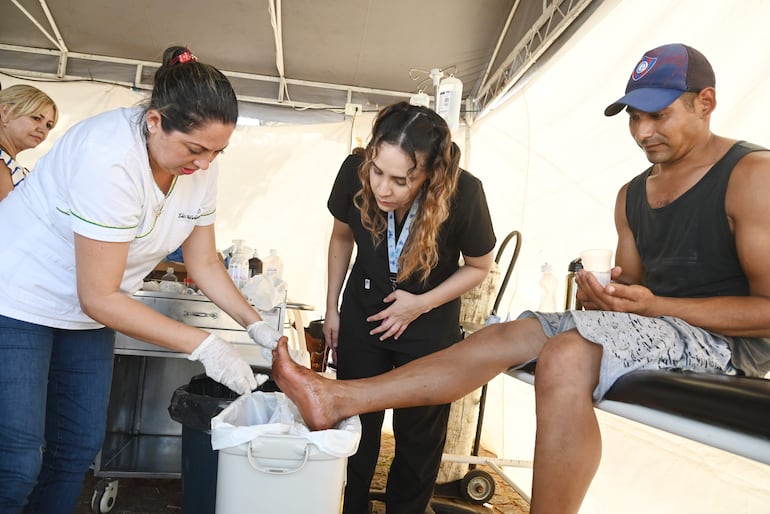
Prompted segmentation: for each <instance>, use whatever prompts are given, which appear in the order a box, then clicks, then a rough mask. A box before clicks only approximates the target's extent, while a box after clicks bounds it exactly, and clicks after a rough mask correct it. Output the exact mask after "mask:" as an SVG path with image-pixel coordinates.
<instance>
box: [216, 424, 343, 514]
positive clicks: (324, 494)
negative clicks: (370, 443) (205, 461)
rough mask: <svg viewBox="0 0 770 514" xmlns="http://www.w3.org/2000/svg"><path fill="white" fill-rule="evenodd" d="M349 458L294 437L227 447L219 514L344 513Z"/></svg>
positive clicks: (220, 475) (221, 469) (219, 480)
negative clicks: (338, 455) (328, 452)
mask: <svg viewBox="0 0 770 514" xmlns="http://www.w3.org/2000/svg"><path fill="white" fill-rule="evenodd" d="M347 461H348V459H347V457H335V456H332V455H329V454H327V453H324V452H322V451H320V450H319V449H318V448H317V447H316V446H315V445H314V444H313V443H312V442H311V441H309V440H308V439H307V438H305V437H300V436H294V435H263V436H260V437H259V438H258V439H255V440H252V441H251V442H249V443H244V444H240V445H238V446H234V447H230V448H222V449H220V450H219V468H218V474H217V502H216V514H248V513H259V514H294V513H296V514H304V513H308V514H309V513H312V514H339V513H340V512H341V510H342V496H343V492H344V489H345V477H346V467H347Z"/></svg>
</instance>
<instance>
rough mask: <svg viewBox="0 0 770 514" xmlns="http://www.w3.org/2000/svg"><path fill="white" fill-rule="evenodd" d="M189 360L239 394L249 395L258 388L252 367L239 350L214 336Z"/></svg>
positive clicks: (202, 344) (205, 340)
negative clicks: (195, 362) (198, 364)
mask: <svg viewBox="0 0 770 514" xmlns="http://www.w3.org/2000/svg"><path fill="white" fill-rule="evenodd" d="M187 358H188V359H189V360H191V361H200V363H201V364H203V367H204V368H205V369H206V375H208V376H209V377H211V378H212V379H214V380H216V381H217V382H219V383H220V384H224V385H226V386H227V387H229V388H230V389H232V390H233V391H235V392H236V393H238V394H249V393H251V391H253V390H254V389H256V388H257V386H258V384H257V379H256V378H254V372H253V371H252V370H251V366H249V365H248V363H247V362H246V361H245V360H243V358H242V357H241V355H240V354H239V353H238V350H236V349H235V348H234V347H233V345H231V344H230V343H228V342H227V341H224V340H223V339H220V338H219V337H217V336H215V335H214V334H210V335H209V336H208V337H207V338H206V339H204V340H203V342H202V343H201V344H199V345H198V347H197V348H196V349H195V351H193V352H192V353H191V354H190V356H189V357H187Z"/></svg>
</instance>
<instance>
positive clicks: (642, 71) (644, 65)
mask: <svg viewBox="0 0 770 514" xmlns="http://www.w3.org/2000/svg"><path fill="white" fill-rule="evenodd" d="M657 61H658V58H657V57H648V56H646V55H645V56H644V57H643V58H642V60H641V61H639V64H637V65H636V68H634V73H633V74H632V75H631V80H634V81H636V80H639V79H641V78H642V77H644V76H645V75H647V73H649V71H650V70H651V69H652V67H653V66H655V63H656V62H657Z"/></svg>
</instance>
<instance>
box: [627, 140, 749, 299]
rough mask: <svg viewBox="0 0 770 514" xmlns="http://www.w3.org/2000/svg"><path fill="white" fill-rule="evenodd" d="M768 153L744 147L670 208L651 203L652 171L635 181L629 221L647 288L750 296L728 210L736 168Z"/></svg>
mask: <svg viewBox="0 0 770 514" xmlns="http://www.w3.org/2000/svg"><path fill="white" fill-rule="evenodd" d="M758 150H764V148H762V147H760V146H757V145H753V144H751V143H746V142H744V141H741V142H738V143H736V144H734V145H733V146H732V147H731V148H730V150H728V152H727V153H726V154H725V155H724V156H723V157H722V158H721V159H720V160H719V161H718V162H717V163H716V164H715V165H714V166H713V167H712V168H711V169H710V170H709V171H708V172H707V173H706V174H705V175H704V176H703V177H702V178H701V179H700V180H699V181H698V183H696V184H695V185H694V186H693V187H691V188H690V189H689V190H687V191H686V192H685V193H684V194H682V195H681V196H680V197H679V198H677V199H676V200H674V201H673V202H671V203H670V204H668V205H666V206H664V207H660V208H657V209H653V208H652V207H650V204H649V202H648V200H647V187H646V184H647V177H649V175H650V173H651V171H652V167H650V168H648V169H647V170H646V171H645V172H644V173H642V174H640V175H638V176H637V177H635V178H634V179H633V180H631V182H630V183H629V186H628V191H627V194H626V219H627V220H628V224H629V225H630V227H631V231H632V233H633V235H634V240H635V242H636V247H637V249H638V251H639V256H640V257H641V260H642V264H643V266H644V276H643V278H642V284H643V285H645V286H646V287H648V288H649V289H650V290H651V291H652V292H653V293H654V294H656V295H659V296H669V297H688V298H698V297H707V296H746V295H748V294H749V283H748V280H747V278H746V275H745V273H744V272H743V269H742V268H741V265H740V262H739V260H738V253H737V251H736V248H735V238H734V237H733V234H732V232H731V231H730V226H729V224H728V220H727V211H726V209H725V194H726V192H727V183H728V181H729V180H730V175H731V173H732V171H733V168H734V167H735V164H736V163H737V162H738V161H739V160H740V159H741V158H742V157H743V156H744V155H746V154H748V153H750V152H755V151H758Z"/></svg>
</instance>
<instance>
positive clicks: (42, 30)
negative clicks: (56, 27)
mask: <svg viewBox="0 0 770 514" xmlns="http://www.w3.org/2000/svg"><path fill="white" fill-rule="evenodd" d="M11 2H13V5H15V6H16V7H18V8H19V10H20V11H21V12H22V13H24V16H26V17H27V18H29V21H31V22H32V23H33V24H34V25H35V27H37V28H38V29H39V30H40V32H42V33H43V35H44V36H45V37H46V38H48V40H49V41H50V42H51V43H53V44H54V46H55V47H56V48H58V49H59V50H61V51H62V52H66V51H67V49H66V48H63V43H60V42H58V41H56V39H54V37H53V36H52V35H51V34H49V33H48V31H47V30H45V28H43V26H42V25H41V24H40V22H38V21H37V20H36V19H35V17H34V16H32V15H31V14H30V13H29V11H27V10H26V9H25V8H24V7H22V5H21V4H20V3H19V1H18V0H11Z"/></svg>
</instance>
